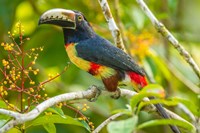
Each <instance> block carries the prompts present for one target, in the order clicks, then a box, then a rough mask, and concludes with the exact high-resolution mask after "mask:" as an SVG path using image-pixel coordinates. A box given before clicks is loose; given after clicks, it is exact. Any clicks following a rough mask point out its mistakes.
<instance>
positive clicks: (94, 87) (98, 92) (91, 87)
mask: <svg viewBox="0 0 200 133" xmlns="http://www.w3.org/2000/svg"><path fill="white" fill-rule="evenodd" d="M89 89H96V90H95V92H96V93H95V95H94V96H93V97H92V98H89V99H87V100H88V101H89V102H95V101H96V100H97V98H98V97H99V95H100V94H101V88H100V87H97V86H95V85H92V86H90V87H89Z"/></svg>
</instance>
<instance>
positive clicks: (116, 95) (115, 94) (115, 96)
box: [110, 88, 121, 99]
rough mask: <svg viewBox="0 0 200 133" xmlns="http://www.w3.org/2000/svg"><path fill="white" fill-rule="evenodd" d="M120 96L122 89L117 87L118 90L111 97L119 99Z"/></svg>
mask: <svg viewBox="0 0 200 133" xmlns="http://www.w3.org/2000/svg"><path fill="white" fill-rule="evenodd" d="M120 96H121V91H120V89H119V88H117V90H116V91H115V92H114V93H113V95H111V96H110V97H111V98H113V99H119V98H120Z"/></svg>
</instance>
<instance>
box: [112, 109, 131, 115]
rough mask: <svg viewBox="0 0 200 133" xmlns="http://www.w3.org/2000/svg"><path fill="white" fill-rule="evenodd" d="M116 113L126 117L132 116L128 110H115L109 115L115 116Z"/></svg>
mask: <svg viewBox="0 0 200 133" xmlns="http://www.w3.org/2000/svg"><path fill="white" fill-rule="evenodd" d="M117 113H123V114H126V115H132V111H131V110H129V109H116V110H114V111H112V112H111V114H117Z"/></svg>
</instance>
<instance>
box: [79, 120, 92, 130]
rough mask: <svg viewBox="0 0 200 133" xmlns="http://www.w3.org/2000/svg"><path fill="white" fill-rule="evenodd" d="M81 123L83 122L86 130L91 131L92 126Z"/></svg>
mask: <svg viewBox="0 0 200 133" xmlns="http://www.w3.org/2000/svg"><path fill="white" fill-rule="evenodd" d="M79 122H81V123H82V124H83V125H84V127H85V129H87V130H88V131H91V129H90V126H89V125H88V123H87V122H86V121H79Z"/></svg>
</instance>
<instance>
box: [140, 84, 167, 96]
mask: <svg viewBox="0 0 200 133" xmlns="http://www.w3.org/2000/svg"><path fill="white" fill-rule="evenodd" d="M140 92H152V93H157V94H159V95H160V96H161V97H164V95H165V91H164V89H163V87H162V86H161V85H159V84H149V85H147V86H145V87H144V88H142V90H141V91H140ZM160 96H159V97H160Z"/></svg>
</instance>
